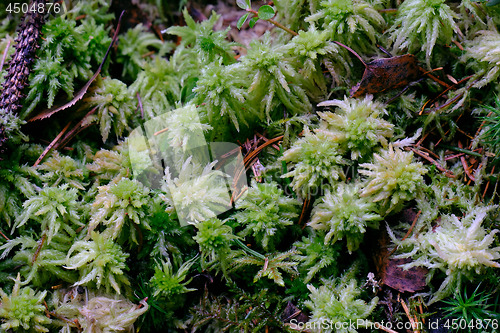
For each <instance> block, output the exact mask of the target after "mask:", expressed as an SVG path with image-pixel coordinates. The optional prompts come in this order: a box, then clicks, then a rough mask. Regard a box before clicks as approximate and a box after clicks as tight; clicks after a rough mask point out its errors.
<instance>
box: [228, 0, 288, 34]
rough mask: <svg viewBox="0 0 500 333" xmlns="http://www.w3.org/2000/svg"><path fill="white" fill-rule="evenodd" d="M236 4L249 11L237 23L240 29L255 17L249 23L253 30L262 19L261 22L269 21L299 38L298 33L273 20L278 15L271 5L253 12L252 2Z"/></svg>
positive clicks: (240, 0) (248, 0) (241, 1)
mask: <svg viewBox="0 0 500 333" xmlns="http://www.w3.org/2000/svg"><path fill="white" fill-rule="evenodd" d="M236 4H237V5H238V7H240V8H241V9H244V10H246V11H247V13H246V14H245V15H243V16H242V17H240V19H239V20H238V22H237V23H236V26H237V27H238V29H241V27H242V26H243V24H245V22H246V21H247V20H248V18H249V17H250V16H252V15H253V16H252V17H251V18H250V21H249V22H248V26H249V27H250V28H253V27H254V25H255V23H257V21H258V20H259V19H260V20H264V21H268V22H269V23H272V24H274V25H275V26H277V27H278V28H280V29H283V30H285V31H286V32H288V33H290V34H292V35H294V36H297V33H296V32H295V31H293V30H290V29H288V28H287V27H285V26H284V25H282V24H281V23H279V22H276V21H275V20H273V17H274V16H275V15H276V11H275V10H274V8H273V7H271V6H269V5H264V6H261V7H260V8H259V9H258V10H253V9H252V2H251V0H236Z"/></svg>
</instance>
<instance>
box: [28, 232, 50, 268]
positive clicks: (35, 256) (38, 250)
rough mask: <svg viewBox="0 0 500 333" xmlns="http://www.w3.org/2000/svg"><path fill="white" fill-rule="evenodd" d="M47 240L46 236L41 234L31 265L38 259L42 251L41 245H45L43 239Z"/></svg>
mask: <svg viewBox="0 0 500 333" xmlns="http://www.w3.org/2000/svg"><path fill="white" fill-rule="evenodd" d="M46 238H47V234H43V236H42V240H41V241H40V244H39V245H38V248H37V249H36V252H35V254H34V255H33V258H32V259H31V264H32V265H33V264H34V263H35V261H36V260H37V259H38V255H39V254H40V251H41V250H42V247H43V244H44V243H45V239H46Z"/></svg>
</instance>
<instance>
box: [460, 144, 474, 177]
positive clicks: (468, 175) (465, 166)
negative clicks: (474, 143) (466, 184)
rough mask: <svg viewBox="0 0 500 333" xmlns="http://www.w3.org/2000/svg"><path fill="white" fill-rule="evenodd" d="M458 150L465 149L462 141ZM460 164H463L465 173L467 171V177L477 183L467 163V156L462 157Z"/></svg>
mask: <svg viewBox="0 0 500 333" xmlns="http://www.w3.org/2000/svg"><path fill="white" fill-rule="evenodd" d="M458 148H460V149H462V148H463V146H462V143H461V142H460V141H458ZM460 162H462V166H463V167H464V171H465V174H466V175H467V177H469V179H470V180H472V181H473V182H475V181H476V179H475V178H474V176H473V175H472V174H471V173H470V170H469V166H468V165H467V161H466V160H465V156H460Z"/></svg>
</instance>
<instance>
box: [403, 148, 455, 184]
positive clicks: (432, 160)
mask: <svg viewBox="0 0 500 333" xmlns="http://www.w3.org/2000/svg"><path fill="white" fill-rule="evenodd" d="M409 149H410V150H411V151H413V152H414V153H415V154H417V155H418V156H420V157H423V158H425V159H426V160H427V161H429V162H431V163H432V164H434V165H435V166H436V168H437V169H438V170H439V171H441V172H443V173H444V175H445V176H446V177H448V178H455V177H456V175H454V174H453V172H451V171H450V170H446V169H445V168H444V167H443V166H441V164H439V163H438V162H437V161H436V160H434V159H433V158H432V157H430V156H429V155H427V154H426V153H424V152H422V151H420V150H418V149H415V148H412V147H410V148H409Z"/></svg>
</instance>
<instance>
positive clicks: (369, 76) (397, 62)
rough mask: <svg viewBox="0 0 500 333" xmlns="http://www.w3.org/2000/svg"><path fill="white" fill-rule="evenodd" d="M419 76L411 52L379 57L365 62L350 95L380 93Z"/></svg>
mask: <svg viewBox="0 0 500 333" xmlns="http://www.w3.org/2000/svg"><path fill="white" fill-rule="evenodd" d="M419 78H420V71H419V66H418V62H417V58H415V56H414V55H412V54H405V55H402V56H397V57H392V58H381V59H375V60H373V61H370V62H369V63H367V64H365V71H364V73H363V77H362V78H361V81H359V82H358V83H357V84H356V85H355V86H354V87H352V88H351V90H350V94H351V97H359V96H363V95H366V94H376V93H381V92H384V91H386V90H391V89H398V88H403V87H405V86H407V85H408V84H410V83H411V82H413V81H416V80H418V79H419Z"/></svg>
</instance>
